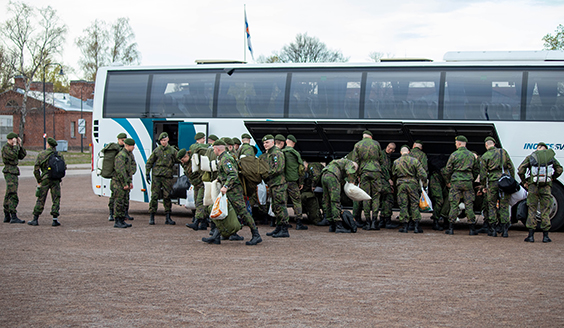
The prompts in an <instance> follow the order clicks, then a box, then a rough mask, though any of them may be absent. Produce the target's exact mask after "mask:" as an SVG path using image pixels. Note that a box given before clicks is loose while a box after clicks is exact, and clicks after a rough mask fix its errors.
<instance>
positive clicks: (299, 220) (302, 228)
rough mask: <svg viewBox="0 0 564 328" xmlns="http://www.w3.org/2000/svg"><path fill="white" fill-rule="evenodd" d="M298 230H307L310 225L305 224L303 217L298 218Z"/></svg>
mask: <svg viewBox="0 0 564 328" xmlns="http://www.w3.org/2000/svg"><path fill="white" fill-rule="evenodd" d="M296 221H297V222H296V230H307V229H308V227H307V226H306V225H304V224H303V221H302V219H297V220H296Z"/></svg>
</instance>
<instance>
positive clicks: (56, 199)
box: [33, 179, 61, 218]
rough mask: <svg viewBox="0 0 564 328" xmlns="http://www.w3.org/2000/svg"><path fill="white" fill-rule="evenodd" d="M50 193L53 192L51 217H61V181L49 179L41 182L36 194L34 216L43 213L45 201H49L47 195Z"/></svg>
mask: <svg viewBox="0 0 564 328" xmlns="http://www.w3.org/2000/svg"><path fill="white" fill-rule="evenodd" d="M49 191H51V201H52V202H53V205H52V206H51V216H52V217H54V218H58V217H59V208H60V207H61V181H60V180H49V179H45V180H43V181H41V186H40V187H39V190H38V191H37V193H36V196H37V202H35V207H34V208H33V215H34V216H35V215H37V216H39V215H41V213H43V209H44V208H45V200H46V199H47V193H48V192H49Z"/></svg>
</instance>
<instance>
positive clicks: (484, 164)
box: [480, 146, 515, 224]
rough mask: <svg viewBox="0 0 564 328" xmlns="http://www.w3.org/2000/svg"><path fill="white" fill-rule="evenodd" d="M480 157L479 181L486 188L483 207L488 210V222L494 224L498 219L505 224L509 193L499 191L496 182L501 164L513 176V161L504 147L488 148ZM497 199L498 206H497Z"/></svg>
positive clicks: (499, 175)
mask: <svg viewBox="0 0 564 328" xmlns="http://www.w3.org/2000/svg"><path fill="white" fill-rule="evenodd" d="M502 154H503V155H502ZM481 159H482V160H481V168H480V183H481V184H482V186H483V187H484V188H486V189H487V194H486V195H485V202H484V203H486V204H485V206H484V207H485V208H486V211H487V212H488V218H489V222H490V223H491V224H495V223H496V222H497V221H499V222H500V223H501V224H506V223H508V222H509V199H510V198H511V194H506V193H504V192H503V191H501V190H500V189H499V188H498V185H497V183H498V180H499V178H501V174H502V167H501V165H502V164H503V169H504V171H505V173H507V174H509V175H511V176H512V177H515V169H514V166H513V162H511V158H510V157H509V154H508V153H507V151H505V149H502V148H495V146H492V147H490V148H488V150H487V151H486V153H485V154H484V155H482V158H481ZM498 201H499V208H498V207H497V202H498Z"/></svg>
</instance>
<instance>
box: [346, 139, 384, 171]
mask: <svg viewBox="0 0 564 328" xmlns="http://www.w3.org/2000/svg"><path fill="white" fill-rule="evenodd" d="M381 150H382V148H381V147H380V143H379V142H378V141H376V140H372V139H370V138H364V139H362V140H361V141H359V142H357V143H356V144H355V145H354V149H353V151H352V158H350V159H351V160H353V161H355V162H357V164H358V172H359V173H360V174H362V172H364V171H373V172H378V171H381V167H380V163H382V160H383V159H382V153H381Z"/></svg>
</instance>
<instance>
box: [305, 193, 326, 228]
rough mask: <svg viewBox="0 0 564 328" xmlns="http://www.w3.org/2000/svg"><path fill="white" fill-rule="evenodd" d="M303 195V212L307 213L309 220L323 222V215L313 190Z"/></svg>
mask: <svg viewBox="0 0 564 328" xmlns="http://www.w3.org/2000/svg"><path fill="white" fill-rule="evenodd" d="M301 197H302V209H303V213H304V214H305V215H307V218H308V220H309V221H310V222H312V223H314V224H317V223H319V222H321V220H322V219H323V216H322V215H321V211H320V210H319V201H318V200H317V197H315V195H314V194H313V193H312V192H309V193H303V194H302V195H301Z"/></svg>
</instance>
